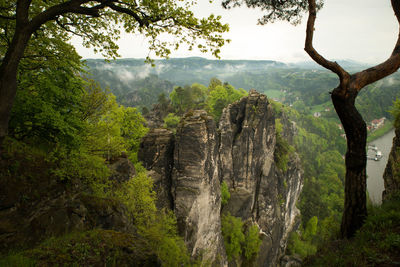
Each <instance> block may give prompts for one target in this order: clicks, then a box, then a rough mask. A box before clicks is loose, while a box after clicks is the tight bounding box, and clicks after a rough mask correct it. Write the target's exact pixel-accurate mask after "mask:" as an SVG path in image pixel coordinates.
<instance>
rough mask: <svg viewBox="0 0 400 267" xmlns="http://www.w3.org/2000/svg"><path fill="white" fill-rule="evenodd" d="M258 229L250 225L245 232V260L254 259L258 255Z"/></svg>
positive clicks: (259, 242) (259, 241)
mask: <svg viewBox="0 0 400 267" xmlns="http://www.w3.org/2000/svg"><path fill="white" fill-rule="evenodd" d="M259 232H260V229H259V228H258V226H257V225H251V226H250V227H249V228H248V229H247V232H246V237H245V240H244V244H243V251H244V256H245V258H246V259H247V260H251V259H255V258H256V257H257V255H258V252H259V250H260V245H261V239H260V234H259Z"/></svg>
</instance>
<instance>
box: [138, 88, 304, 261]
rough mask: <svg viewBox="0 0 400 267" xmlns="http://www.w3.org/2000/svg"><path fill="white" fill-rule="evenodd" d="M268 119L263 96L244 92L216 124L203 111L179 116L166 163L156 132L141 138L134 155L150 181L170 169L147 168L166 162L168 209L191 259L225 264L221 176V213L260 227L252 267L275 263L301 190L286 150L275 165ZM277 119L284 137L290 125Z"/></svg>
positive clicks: (297, 165) (299, 173)
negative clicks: (225, 196)
mask: <svg viewBox="0 0 400 267" xmlns="http://www.w3.org/2000/svg"><path fill="white" fill-rule="evenodd" d="M275 119H276V116H275V114H274V111H273V110H272V107H271V105H270V104H269V103H268V99H267V98H266V96H264V95H262V94H259V93H257V92H256V91H254V90H252V91H250V92H249V96H248V97H245V98H242V99H241V100H240V101H238V102H236V103H233V104H231V105H229V106H228V107H227V108H226V109H224V111H223V114H222V116H221V119H220V122H219V127H218V129H217V128H216V127H215V125H214V122H213V121H212V119H211V118H210V117H208V116H207V114H206V113H205V112H204V111H194V112H189V113H188V114H186V115H185V117H184V119H183V120H182V121H181V122H180V125H179V127H178V130H177V133H176V138H175V144H174V148H173V149H169V150H168V151H170V150H173V151H174V153H173V155H174V156H173V161H172V160H166V158H168V155H170V154H168V153H160V157H159V158H157V157H155V156H154V155H155V154H156V153H155V152H154V151H155V150H157V149H155V147H163V146H164V145H163V144H164V143H165V142H167V141H165V140H164V139H165V137H162V136H164V133H163V132H161V130H157V131H155V132H152V133H151V134H150V135H149V136H148V137H146V138H145V139H144V141H143V144H142V146H141V150H142V152H141V153H140V156H139V159H141V160H144V162H145V166H146V167H147V168H148V169H149V170H151V171H153V172H154V174H153V175H154V176H153V178H154V177H156V183H157V180H158V179H160V178H157V177H164V178H163V179H165V177H169V175H170V174H169V170H170V168H165V167H163V168H158V167H154V166H157V165H158V163H157V162H159V161H160V158H162V160H161V161H162V162H166V161H167V162H169V163H171V164H173V171H172V187H171V192H172V199H173V200H172V203H173V209H174V211H175V214H176V216H177V219H178V226H179V230H180V233H181V234H182V235H183V236H184V238H185V242H186V244H187V245H188V248H189V251H191V253H192V255H193V256H194V257H196V256H199V255H200V254H202V256H203V259H206V260H208V262H212V263H214V264H216V265H222V264H224V262H225V253H224V250H223V240H222V237H221V231H220V218H221V217H220V216H221V215H220V214H221V212H220V206H221V200H220V183H221V182H222V181H225V182H226V183H227V184H228V187H229V190H230V193H231V198H230V200H229V202H228V204H226V205H225V206H224V207H223V212H230V213H231V214H232V215H234V216H236V217H240V218H242V219H243V220H244V221H247V222H249V221H251V222H253V223H255V224H257V225H258V226H259V227H260V232H261V235H262V240H263V242H262V245H261V250H260V253H259V256H258V258H257V259H256V264H257V266H276V265H277V264H278V262H279V258H280V256H282V255H283V252H284V250H285V248H286V241H287V237H288V234H289V233H290V232H291V231H292V229H293V227H294V226H295V225H296V220H295V218H296V217H297V215H298V213H299V211H298V210H297V208H296V206H295V204H296V201H297V199H298V197H299V195H300V192H301V187H302V170H301V168H300V160H299V158H298V157H297V155H296V154H294V153H293V154H292V155H291V156H290V160H289V162H288V164H287V168H286V169H285V170H281V169H279V168H278V167H277V165H276V163H275V158H274V153H275V149H276V132H275ZM280 119H281V123H282V125H283V131H282V133H281V136H283V137H284V138H285V139H286V140H288V141H289V143H290V142H291V140H292V139H293V135H294V132H295V125H294V124H292V123H291V122H290V121H289V120H287V119H286V118H285V117H281V118H280ZM157 136H158V137H157ZM149 140H151V141H150V142H149ZM151 151H153V152H151ZM164 151H165V150H164ZM145 155H147V156H145ZM161 155H162V156H161ZM161 165H162V166H165V165H163V164H161ZM163 185H167V183H164V184H163ZM166 191H167V192H168V191H169V189H167V190H166ZM159 195H162V194H160V193H159ZM221 259H222V260H221ZM218 260H220V262H218Z"/></svg>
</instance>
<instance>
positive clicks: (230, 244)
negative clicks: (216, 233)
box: [221, 213, 245, 261]
mask: <svg viewBox="0 0 400 267" xmlns="http://www.w3.org/2000/svg"><path fill="white" fill-rule="evenodd" d="M221 228H222V236H223V237H224V244H225V251H226V255H227V256H228V260H229V261H231V260H235V259H236V258H238V257H240V255H241V253H242V243H243V242H244V241H245V235H244V234H243V230H242V228H243V222H242V220H241V219H240V218H236V217H234V216H232V215H230V214H229V213H228V214H224V215H222V218H221Z"/></svg>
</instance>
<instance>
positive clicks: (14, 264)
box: [0, 253, 36, 267]
mask: <svg viewBox="0 0 400 267" xmlns="http://www.w3.org/2000/svg"><path fill="white" fill-rule="evenodd" d="M0 266H7V267H35V266H36V261H35V260H33V259H31V258H29V257H27V256H25V255H23V254H22V253H15V254H11V255H8V256H6V257H4V258H2V259H0Z"/></svg>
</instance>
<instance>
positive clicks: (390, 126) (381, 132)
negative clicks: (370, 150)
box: [367, 121, 393, 143]
mask: <svg viewBox="0 0 400 267" xmlns="http://www.w3.org/2000/svg"><path fill="white" fill-rule="evenodd" d="M391 129H393V124H392V122H390V121H387V122H385V124H384V125H383V126H382V127H381V128H379V129H377V130H375V131H373V132H371V133H370V134H369V135H368V137H367V142H368V143H369V142H372V141H374V140H376V139H378V138H379V137H381V136H383V135H385V134H386V133H387V132H389V131H390V130H391Z"/></svg>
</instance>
